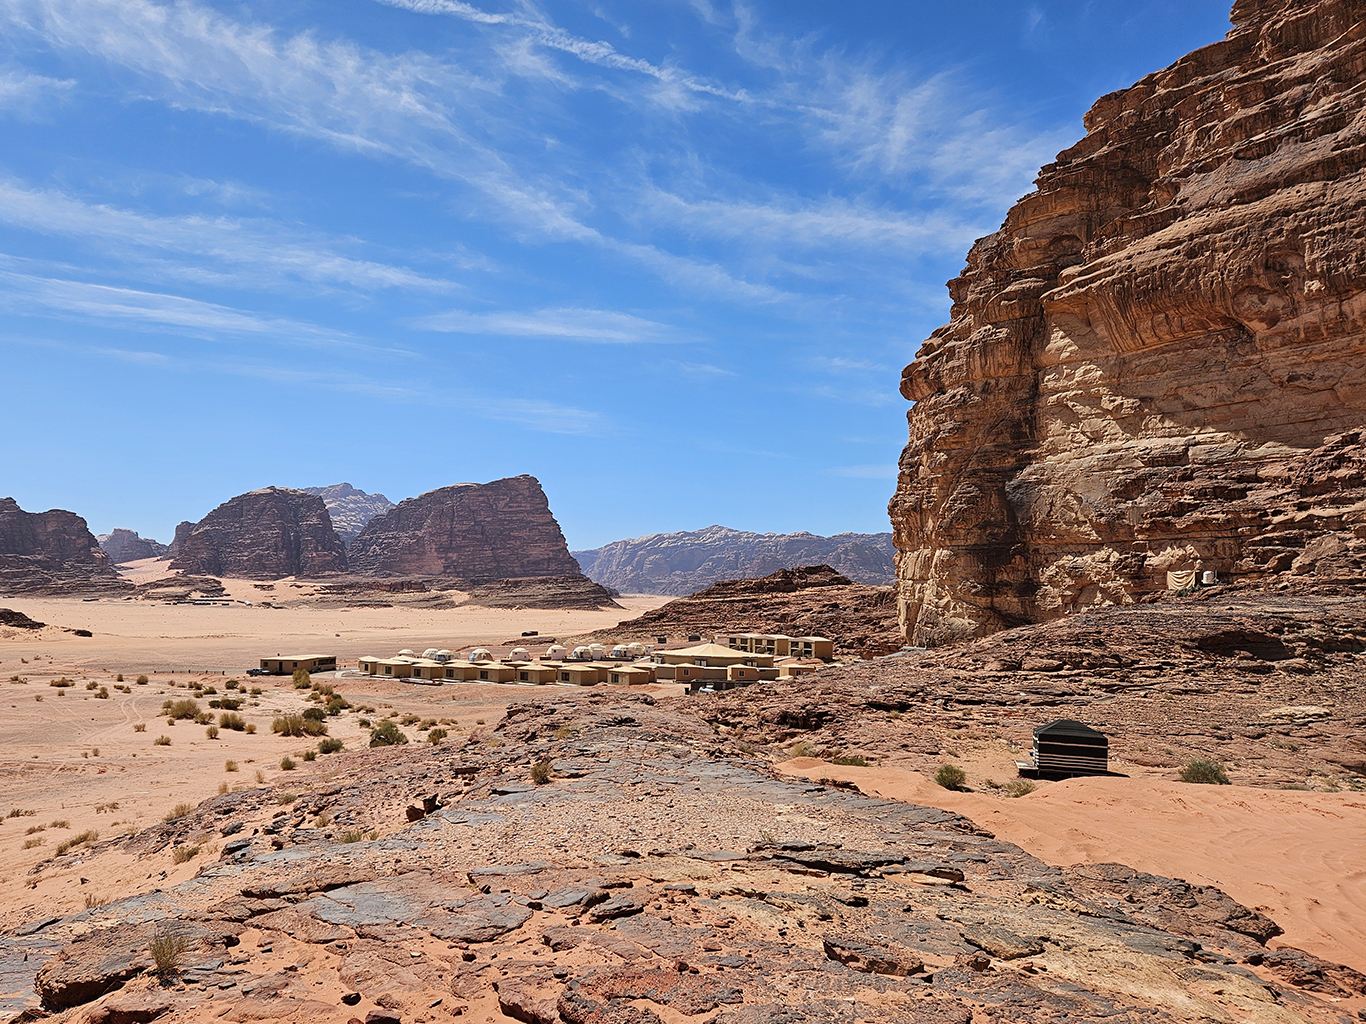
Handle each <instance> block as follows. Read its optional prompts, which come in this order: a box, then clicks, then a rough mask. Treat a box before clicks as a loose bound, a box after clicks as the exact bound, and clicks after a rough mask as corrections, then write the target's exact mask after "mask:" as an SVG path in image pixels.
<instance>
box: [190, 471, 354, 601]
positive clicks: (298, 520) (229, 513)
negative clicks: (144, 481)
mask: <svg viewBox="0 0 1366 1024" xmlns="http://www.w3.org/2000/svg"><path fill="white" fill-rule="evenodd" d="M176 537H177V540H178V542H179V547H178V549H177V553H176V557H175V561H173V562H172V563H171V568H172V569H176V570H180V571H182V572H186V573H190V574H197V575H202V576H236V577H241V578H244V579H260V580H272V579H280V578H282V577H285V576H320V575H326V574H329V573H336V572H344V571H345V570H346V549H345V548H343V547H342V542H341V540H340V538H338V537H337V533H336V531H335V530H334V529H333V528H332V519H331V517H330V516H329V515H328V512H327V505H326V504H324V502H323V499H322V498H320V497H318V496H317V495H314V494H307V493H305V492H303V491H295V490H290V489H289V488H286V487H265V488H262V489H260V490H256V491H248V492H247V493H246V494H239V495H238V496H237V497H235V498H232V499H231V500H229V501H225V502H224V503H223V504H222V505H219V506H218V507H217V508H216V509H214V510H213V511H212V512H210V513H209V514H208V515H207V516H205V517H204V518H203V519H201V520H200V521H199V522H198V523H197V524H196V525H195V527H194V529H193V530H192V531H191V532H190V533H189V534H188V535H187V536H184V537H182V536H181V531H180V529H177V530H176Z"/></svg>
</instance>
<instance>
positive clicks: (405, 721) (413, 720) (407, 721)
mask: <svg viewBox="0 0 1366 1024" xmlns="http://www.w3.org/2000/svg"><path fill="white" fill-rule="evenodd" d="M398 721H399V725H417V723H418V722H419V721H421V718H420V716H418V715H404V716H403V717H402V718H400V719H399V720H398Z"/></svg>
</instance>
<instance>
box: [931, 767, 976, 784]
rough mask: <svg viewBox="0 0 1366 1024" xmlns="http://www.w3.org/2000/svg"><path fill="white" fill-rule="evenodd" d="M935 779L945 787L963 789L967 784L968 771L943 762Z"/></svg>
mask: <svg viewBox="0 0 1366 1024" xmlns="http://www.w3.org/2000/svg"><path fill="white" fill-rule="evenodd" d="M934 781H935V782H937V783H938V784H939V785H941V786H943V787H944V788H945V789H962V788H963V787H964V786H966V785H967V782H968V773H967V772H965V771H963V769H962V768H959V767H957V766H956V765H951V764H941V765H940V766H939V770H938V771H937V772H935V773H934Z"/></svg>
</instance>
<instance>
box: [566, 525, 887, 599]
mask: <svg viewBox="0 0 1366 1024" xmlns="http://www.w3.org/2000/svg"><path fill="white" fill-rule="evenodd" d="M892 552H893V549H892V535H891V534H890V533H837V534H835V535H834V536H833V537H818V536H816V535H815V534H813V533H747V532H745V531H744V530H731V529H728V528H727V527H724V526H709V527H707V528H706V529H705V530H690V531H688V532H684V533H656V534H652V535H651V536H649V537H638V538H636V539H634V540H618V541H613V542H612V543H611V544H606V545H604V546H603V547H600V548H594V549H593V550H591V551H575V552H573V555H574V557H575V558H576V559H578V562H579V564H580V565H581V566H583V571H584V572H585V573H586V574H587V575H588V576H590V577H592V578H593V579H594V580H596V581H597V582H599V583H601V584H603V585H604V586H608V587H612V588H613V589H615V590H619V591H621V592H622V593H624V594H692V593H695V592H696V591H698V590H701V589H702V588H703V587H709V586H711V585H712V584H713V583H720V582H721V581H722V580H738V579H756V578H758V577H760V576H767V575H769V574H770V573H774V572H777V571H778V570H780V569H794V568H797V567H798V566H803V565H818V564H823V565H829V566H831V567H833V568H834V569H835V570H836V571H837V572H839V573H842V574H843V575H845V576H848V577H849V578H850V579H851V580H853V581H854V582H856V583H867V584H870V585H872V586H888V585H890V584H891V583H892V582H894V580H895V579H896V567H895V566H894V565H893V564H892Z"/></svg>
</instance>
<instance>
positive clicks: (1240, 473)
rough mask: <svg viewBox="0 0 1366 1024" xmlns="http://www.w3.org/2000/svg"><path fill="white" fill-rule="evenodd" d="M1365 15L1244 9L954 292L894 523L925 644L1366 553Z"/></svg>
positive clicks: (923, 364)
mask: <svg viewBox="0 0 1366 1024" xmlns="http://www.w3.org/2000/svg"><path fill="white" fill-rule="evenodd" d="M1363 18H1366V6H1363V4H1362V3H1360V0H1315V2H1302V0H1297V2H1291V0H1239V2H1238V3H1237V4H1236V5H1235V7H1234V9H1233V23H1234V28H1233V30H1232V31H1231V32H1230V33H1229V34H1228V36H1227V38H1226V39H1225V40H1224V41H1222V42H1218V43H1215V44H1213V45H1211V46H1207V47H1205V48H1203V49H1201V50H1197V51H1196V52H1194V53H1192V54H1190V55H1189V56H1186V57H1184V58H1182V59H1181V60H1179V61H1177V62H1176V63H1175V64H1173V65H1172V66H1171V67H1169V68H1167V69H1166V70H1164V71H1161V72H1158V73H1156V74H1153V75H1150V76H1148V77H1147V78H1145V79H1143V80H1142V81H1140V82H1139V83H1138V84H1136V85H1134V86H1133V87H1131V88H1129V89H1125V90H1123V91H1120V92H1117V93H1113V94H1111V95H1109V96H1106V97H1104V98H1102V99H1101V100H1099V101H1098V102H1097V103H1096V104H1095V106H1094V107H1093V108H1092V109H1091V111H1090V112H1089V113H1088V114H1087V115H1086V119H1085V126H1086V129H1087V135H1086V137H1085V138H1084V139H1083V140H1082V141H1081V142H1080V143H1078V144H1077V145H1076V146H1074V147H1073V148H1071V149H1069V150H1067V151H1065V152H1064V153H1062V154H1060V155H1059V157H1058V158H1057V161H1056V162H1055V163H1052V164H1049V165H1048V166H1046V167H1044V168H1043V170H1042V172H1041V173H1040V175H1039V178H1038V181H1037V189H1036V191H1034V192H1033V193H1031V194H1030V195H1028V196H1026V197H1025V198H1024V199H1022V200H1021V201H1020V202H1019V203H1018V204H1016V205H1015V207H1014V208H1012V209H1011V211H1010V213H1009V214H1008V215H1007V217H1006V221H1005V224H1004V225H1003V226H1002V228H1001V230H1000V231H998V232H997V233H996V234H994V235H990V236H988V237H986V238H983V239H981V240H980V241H978V242H977V244H976V245H975V246H974V247H973V249H972V252H971V253H970V255H969V257H968V262H967V266H966V268H965V269H964V271H963V272H962V274H961V275H960V276H959V277H958V278H956V279H955V280H953V281H951V282H949V291H950V294H951V296H952V298H953V308H952V314H951V321H950V323H949V324H948V325H947V326H945V327H942V328H940V329H939V330H937V331H935V332H934V334H933V335H932V336H931V338H930V339H929V340H928V341H927V342H926V343H925V345H924V347H923V348H922V349H921V350H920V352H919V354H918V355H917V357H916V359H915V361H914V362H913V363H911V365H910V366H908V367H907V368H906V370H905V372H904V374H903V377H902V385H901V390H902V394H903V395H905V397H906V398H908V399H910V400H912V401H914V402H915V407H914V408H913V409H912V410H911V412H910V414H909V422H910V443H909V444H908V445H907V447H906V449H905V451H904V452H903V454H902V457H901V463H900V477H899V481H898V487H897V493H896V496H895V497H894V498H893V500H892V502H891V506H890V513H891V517H892V521H893V525H894V528H895V540H896V545H897V549H898V554H897V570H898V577H899V584H898V586H899V590H900V604H901V616H902V622H903V627H904V629H905V631H906V633H907V635H908V636H910V637H911V638H912V639H913V640H914V641H915V642H918V643H934V642H941V641H945V640H952V639H959V638H962V637H965V636H971V635H974V634H981V633H984V632H989V631H991V630H994V629H1000V628H1004V627H1008V626H1011V625H1015V624H1019V623H1024V622H1030V621H1037V620H1046V619H1050V618H1055V617H1058V616H1061V615H1065V614H1067V613H1069V612H1072V611H1075V610H1077V609H1080V608H1084V607H1087V606H1093V605H1104V604H1123V603H1128V602H1132V601H1134V600H1135V599H1136V598H1138V597H1140V596H1142V595H1143V594H1145V593H1149V592H1152V591H1154V590H1158V589H1161V588H1163V587H1165V585H1166V572H1167V571H1168V570H1188V569H1195V570H1201V571H1203V570H1213V571H1215V572H1217V573H1218V574H1219V575H1220V576H1221V577H1224V578H1227V577H1230V576H1231V577H1236V578H1254V579H1255V578H1258V577H1262V576H1265V575H1267V574H1276V573H1287V572H1289V573H1295V574H1317V575H1319V576H1328V577H1340V576H1342V575H1344V574H1345V575H1352V574H1358V573H1360V572H1361V570H1362V567H1363V564H1366V443H1364V441H1366V433H1364V432H1363V425H1364V424H1366V273H1363V271H1366V175H1364V174H1363V167H1364V166H1366V114H1363V96H1364V95H1366V21H1363Z"/></svg>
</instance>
